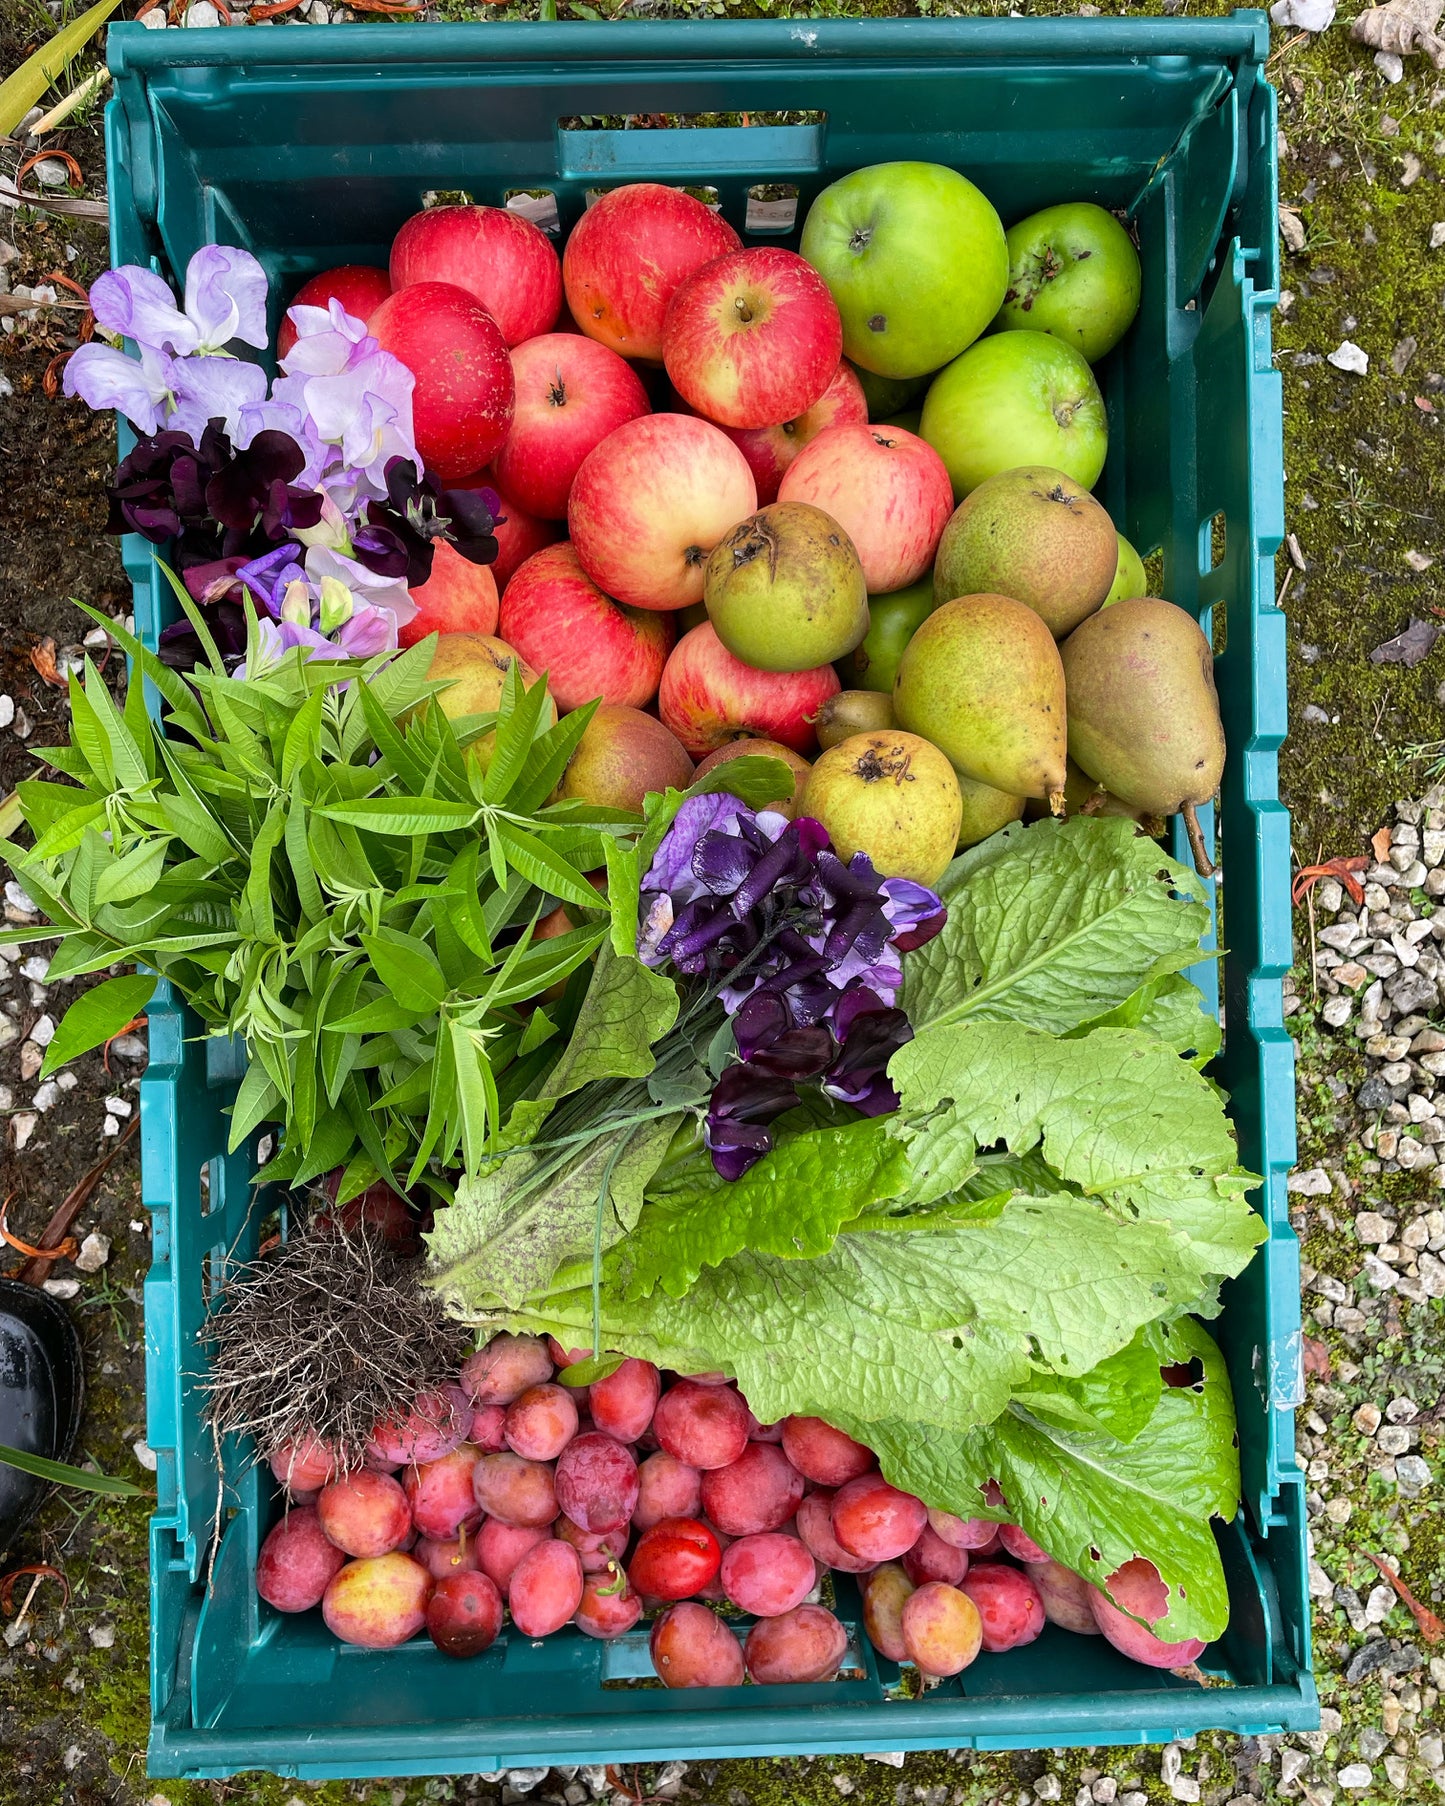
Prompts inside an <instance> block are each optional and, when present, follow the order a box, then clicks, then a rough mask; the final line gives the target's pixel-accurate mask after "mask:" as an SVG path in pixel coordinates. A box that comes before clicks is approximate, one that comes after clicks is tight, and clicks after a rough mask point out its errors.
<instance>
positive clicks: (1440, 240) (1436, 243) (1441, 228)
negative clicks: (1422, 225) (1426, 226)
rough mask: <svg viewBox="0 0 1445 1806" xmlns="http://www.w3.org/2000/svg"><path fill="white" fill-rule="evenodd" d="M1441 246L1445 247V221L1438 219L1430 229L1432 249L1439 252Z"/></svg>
mask: <svg viewBox="0 0 1445 1806" xmlns="http://www.w3.org/2000/svg"><path fill="white" fill-rule="evenodd" d="M1441 245H1445V219H1437V220H1436V222H1435V224H1434V225H1433V226H1431V228H1430V249H1431V250H1432V251H1438V250H1439V249H1440V247H1441Z"/></svg>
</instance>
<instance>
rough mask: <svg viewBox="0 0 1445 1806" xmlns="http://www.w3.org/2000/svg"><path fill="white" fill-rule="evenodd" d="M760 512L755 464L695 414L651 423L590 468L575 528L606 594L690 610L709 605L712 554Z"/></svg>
mask: <svg viewBox="0 0 1445 1806" xmlns="http://www.w3.org/2000/svg"><path fill="white" fill-rule="evenodd" d="M756 506H757V490H756V488H755V487H754V485H753V477H752V472H751V471H750V470H749V469H748V464H747V459H746V458H744V456H743V454H742V453H741V452H740V451H739V450H738V448H737V447H736V446H735V445H734V444H733V442H732V440H731V439H729V438H728V437H727V435H726V434H725V433H723V432H721V431H719V429H718V428H717V427H715V426H712V425H710V424H709V423H708V422H707V421H706V420H697V419H695V418H693V417H692V416H691V415H688V414H644V415H642V417H641V418H640V419H637V420H629V421H628V422H627V423H626V425H625V426H620V427H618V428H617V429H616V431H615V432H611V433H609V434H608V435H607V437H606V438H605V439H604V440H603V441H602V443H601V444H600V445H599V446H597V447H596V448H595V449H594V450H592V451H590V452H589V453H588V454H587V456H586V457H585V458H584V459H583V460H582V465H581V468H580V469H579V470H578V472H577V475H576V478H575V479H574V481H573V484H572V494H571V498H570V499H569V501H568V503H567V524H568V527H569V528H570V530H571V534H572V543H573V544H574V545H575V546H576V548H577V556H578V558H579V559H580V560H581V561H582V568H583V570H584V571H586V573H587V575H588V576H589V577H590V578H591V579H592V581H593V582H594V583H595V584H596V585H597V587H598V588H599V589H601V590H602V591H603V592H604V593H605V594H607V595H609V596H615V597H616V599H617V600H618V601H619V602H625V603H627V604H628V606H629V607H632V608H659V609H668V608H687V607H689V606H690V605H691V604H692V603H694V602H701V600H702V567H703V565H704V564H705V563H706V561H707V555H708V553H709V552H710V551H711V550H712V549H713V547H714V546H715V545H716V544H717V542H718V541H719V540H720V539H721V538H722V536H723V534H724V533H726V532H727V531H728V529H729V528H730V527H734V526H736V525H737V523H738V522H739V521H740V520H742V519H743V517H744V516H745V515H748V514H751V513H752V512H753V510H754V508H755V507H756Z"/></svg>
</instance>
